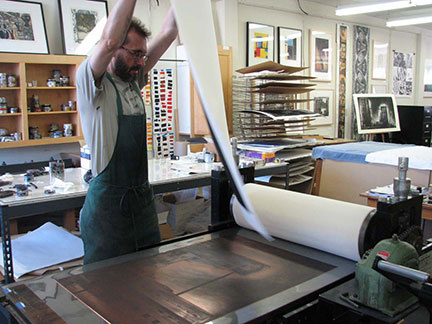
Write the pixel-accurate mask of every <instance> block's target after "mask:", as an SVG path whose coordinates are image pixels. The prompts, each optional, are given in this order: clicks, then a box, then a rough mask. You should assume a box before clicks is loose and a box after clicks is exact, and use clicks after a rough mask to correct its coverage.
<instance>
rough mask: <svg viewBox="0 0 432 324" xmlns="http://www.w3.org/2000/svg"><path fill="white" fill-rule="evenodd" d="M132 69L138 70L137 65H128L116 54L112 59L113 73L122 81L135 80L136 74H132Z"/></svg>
mask: <svg viewBox="0 0 432 324" xmlns="http://www.w3.org/2000/svg"><path fill="white" fill-rule="evenodd" d="M133 70H139V66H137V65H133V66H131V67H129V66H128V65H127V64H126V62H125V61H124V60H123V59H122V58H121V57H120V56H117V58H116V59H115V61H114V73H115V75H117V76H118V77H119V78H120V79H122V80H123V81H124V82H130V81H135V80H136V74H132V73H131V71H133Z"/></svg>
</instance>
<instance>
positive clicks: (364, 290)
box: [354, 235, 419, 316]
mask: <svg viewBox="0 0 432 324" xmlns="http://www.w3.org/2000/svg"><path fill="white" fill-rule="evenodd" d="M377 255H379V256H381V257H382V258H383V259H386V261H388V262H391V263H394V264H398V265H402V266H406V267H409V268H412V269H417V270H418V269H419V256H418V253H417V251H416V249H415V248H414V247H413V246H412V245H411V244H409V243H407V242H403V241H401V240H399V238H398V236H397V235H393V237H392V238H391V239H385V240H382V241H380V242H379V243H378V244H377V245H376V246H375V247H374V248H373V249H372V251H371V252H370V254H369V256H368V257H367V258H366V259H363V260H361V261H359V262H358V263H357V264H356V272H355V278H356V281H357V284H358V289H359V291H358V295H357V296H356V297H355V298H354V300H355V301H356V302H358V303H361V304H363V305H366V306H368V307H371V308H374V309H377V310H379V311H381V312H383V313H384V314H386V315H389V316H394V315H396V314H398V313H400V312H402V311H403V310H405V309H407V308H408V307H409V306H411V305H413V304H414V303H416V302H417V297H415V296H414V295H413V294H411V293H409V292H408V291H407V290H406V289H404V288H401V287H399V286H398V285H397V284H396V283H394V282H392V281H391V280H389V279H387V278H386V277H384V276H383V275H381V274H379V273H378V272H377V271H375V270H373V269H372V265H373V263H374V261H375V257H376V256H377Z"/></svg>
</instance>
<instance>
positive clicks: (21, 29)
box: [0, 1, 49, 54]
mask: <svg viewBox="0 0 432 324" xmlns="http://www.w3.org/2000/svg"><path fill="white" fill-rule="evenodd" d="M0 4H1V9H0V26H1V28H0V52H13V53H35V54H48V53H49V48H48V40H47V35H46V30H45V20H44V15H43V8H42V4H41V3H39V2H32V1H0Z"/></svg>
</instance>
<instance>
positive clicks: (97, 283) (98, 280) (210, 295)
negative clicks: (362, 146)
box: [58, 235, 334, 323]
mask: <svg viewBox="0 0 432 324" xmlns="http://www.w3.org/2000/svg"><path fill="white" fill-rule="evenodd" d="M331 269H334V266H332V265H329V264H326V263H322V262H319V261H315V260H312V259H309V258H307V257H304V256H301V255H298V254H295V253H292V252H288V251H285V250H282V249H278V248H276V247H273V246H270V245H267V244H263V243H260V242H256V241H254V240H250V239H247V238H244V237H241V236H235V235H234V236H230V237H223V238H222V237H219V238H214V239H211V240H208V241H205V242H201V243H197V244H194V245H192V246H188V247H184V248H179V249H176V250H172V251H169V252H166V253H162V254H159V255H155V256H151V257H144V258H142V259H139V260H134V261H130V262H126V263H122V264H119V265H114V266H110V267H105V268H101V269H97V270H94V271H90V272H86V273H83V274H79V275H76V276H70V277H66V278H63V279H59V280H58V282H59V283H60V285H62V286H63V287H64V288H65V289H67V290H68V291H69V292H70V293H72V294H73V295H74V296H75V297H76V298H78V299H79V300H80V301H81V302H82V303H84V304H85V305H87V307H89V308H90V309H92V310H93V311H94V312H96V313H97V314H99V316H101V317H102V318H104V319H105V320H106V321H108V322H110V323H143V322H145V323H152V322H153V321H158V322H157V323H204V322H208V321H210V320H213V319H216V318H219V317H221V316H224V315H225V314H228V313H230V312H233V311H235V310H237V309H239V308H242V307H245V306H247V305H250V304H252V303H254V302H257V301H260V300H262V299H264V298H267V297H270V296H273V295H274V294H277V293H279V292H281V291H284V290H286V289H288V288H290V287H294V286H296V285H298V284H300V283H302V282H305V281H307V280H310V279H312V278H315V277H316V276H319V275H320V274H322V273H325V272H327V271H330V270H331ZM155 323H156V322H155Z"/></svg>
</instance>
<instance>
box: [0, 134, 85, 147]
mask: <svg viewBox="0 0 432 324" xmlns="http://www.w3.org/2000/svg"><path fill="white" fill-rule="evenodd" d="M82 139H83V137H82V136H71V137H59V138H50V137H44V138H42V139H35V140H24V141H15V142H0V148H14V147H26V146H38V145H50V144H65V143H75V142H78V141H80V140H82Z"/></svg>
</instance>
